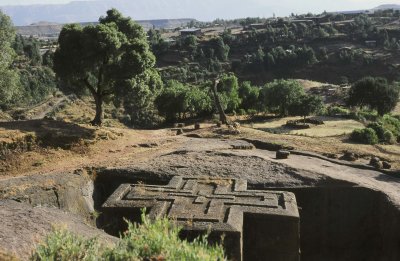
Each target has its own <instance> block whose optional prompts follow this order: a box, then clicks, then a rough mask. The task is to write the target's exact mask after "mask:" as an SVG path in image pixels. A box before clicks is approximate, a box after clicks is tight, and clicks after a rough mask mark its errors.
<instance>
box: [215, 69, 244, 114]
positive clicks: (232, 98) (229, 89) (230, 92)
mask: <svg viewBox="0 0 400 261" xmlns="http://www.w3.org/2000/svg"><path fill="white" fill-rule="evenodd" d="M217 88H218V95H219V97H220V101H221V104H222V107H223V109H224V111H226V112H228V113H232V112H234V111H235V110H236V109H237V108H239V106H240V103H241V99H240V97H239V82H238V78H237V77H236V76H235V75H234V74H233V73H229V74H224V75H222V76H221V78H220V82H219V84H218V86H217Z"/></svg>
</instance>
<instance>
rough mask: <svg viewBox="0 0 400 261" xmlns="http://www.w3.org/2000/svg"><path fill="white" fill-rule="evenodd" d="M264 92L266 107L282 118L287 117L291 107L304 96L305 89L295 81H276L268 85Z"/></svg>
mask: <svg viewBox="0 0 400 261" xmlns="http://www.w3.org/2000/svg"><path fill="white" fill-rule="evenodd" d="M263 92H264V93H263V96H264V97H265V101H264V102H265V104H266V107H267V108H268V109H269V110H270V111H272V112H276V113H279V114H280V115H281V116H287V115H288V113H289V106H290V105H291V104H293V103H295V102H297V100H298V99H299V98H300V97H301V96H302V95H303V94H304V89H303V87H302V86H301V85H300V83H298V82H297V81H295V80H275V81H273V82H271V83H268V84H266V85H265V86H264V88H263Z"/></svg>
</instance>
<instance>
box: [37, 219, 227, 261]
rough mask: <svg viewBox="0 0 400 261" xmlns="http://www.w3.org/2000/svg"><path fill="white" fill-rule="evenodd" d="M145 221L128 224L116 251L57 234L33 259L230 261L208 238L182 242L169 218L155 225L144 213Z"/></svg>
mask: <svg viewBox="0 0 400 261" xmlns="http://www.w3.org/2000/svg"><path fill="white" fill-rule="evenodd" d="M142 222H143V224H142V225H137V224H132V223H130V222H128V230H127V231H126V232H125V233H124V234H123V236H122V237H121V240H120V241H119V242H118V243H117V245H116V246H115V247H114V248H104V247H102V246H101V244H100V243H99V242H98V240H97V239H89V240H87V239H83V238H81V237H78V236H76V235H74V234H72V233H70V232H66V231H55V232H53V233H52V234H50V235H49V236H48V237H47V239H46V241H45V243H44V244H43V245H40V246H39V247H38V248H37V249H36V251H35V253H34V255H33V256H32V260H34V261H39V260H40V261H42V260H75V261H86V260H87V261H89V260H90V261H91V260H115V261H123V260H189V261H195V260H199V261H200V260H201V261H202V260H209V261H214V260H220V261H222V260H226V259H225V257H224V251H223V248H222V246H220V245H215V246H209V245H208V243H207V237H206V236H205V237H200V238H197V239H195V240H194V242H192V243H189V242H188V241H186V240H181V239H179V233H180V231H181V229H180V228H179V227H176V226H174V225H173V224H172V223H171V222H170V221H169V220H168V219H167V218H162V219H157V220H156V221H154V222H151V221H150V219H149V218H148V217H146V216H145V214H144V212H143V214H142Z"/></svg>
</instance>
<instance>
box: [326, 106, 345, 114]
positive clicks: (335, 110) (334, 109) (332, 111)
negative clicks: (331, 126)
mask: <svg viewBox="0 0 400 261" xmlns="http://www.w3.org/2000/svg"><path fill="white" fill-rule="evenodd" d="M349 113H350V111H349V110H348V109H346V108H343V107H339V106H330V107H328V115H329V116H337V115H339V116H345V115H349Z"/></svg>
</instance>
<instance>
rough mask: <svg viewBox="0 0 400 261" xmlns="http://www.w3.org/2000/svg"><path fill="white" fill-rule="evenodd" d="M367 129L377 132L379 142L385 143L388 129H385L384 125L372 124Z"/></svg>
mask: <svg viewBox="0 0 400 261" xmlns="http://www.w3.org/2000/svg"><path fill="white" fill-rule="evenodd" d="M367 128H371V129H373V130H374V131H375V133H376V135H377V136H378V138H379V141H385V136H384V134H385V131H386V129H385V128H384V127H383V125H382V124H381V123H379V122H372V123H370V124H368V126H367ZM392 134H393V133H392Z"/></svg>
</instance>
